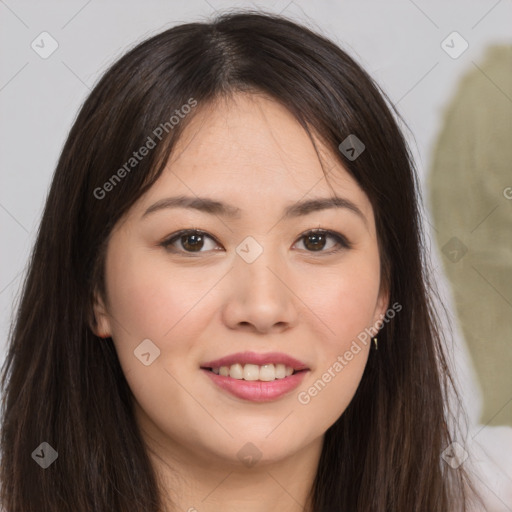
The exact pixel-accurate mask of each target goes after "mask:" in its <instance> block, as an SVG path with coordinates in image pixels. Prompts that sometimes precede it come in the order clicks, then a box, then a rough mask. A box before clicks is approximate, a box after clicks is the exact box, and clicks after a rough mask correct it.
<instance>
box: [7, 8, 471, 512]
mask: <svg viewBox="0 0 512 512" xmlns="http://www.w3.org/2000/svg"><path fill="white" fill-rule="evenodd" d="M239 91H244V92H257V93H264V94H267V95H269V96H271V97H272V98H274V99H276V100H277V101H279V102H281V104H283V105H284V106H285V107H286V108H288V109H289V111H290V112H292V114H293V115H294V116H295V118H296V119H297V120H298V122H300V123H301V125H302V126H303V127H304V129H305V130H306V131H307V133H308V134H309V135H310V136H311V134H312V133H314V134H316V135H317V136H318V137H320V139H321V140H322V141H323V142H325V144H327V145H328V147H329V148H331V150H332V152H333V154H335V155H336V156H337V158H338V159H339V161H340V162H341V163H342V164H343V165H344V167H345V168H346V169H347V170H348V172H350V174H351V175H352V176H353V177H354V178H355V179H356V181H357V182H358V183H359V185H360V186H361V188H362V189H363V190H364V191H365V193H366V194H367V196H368V197H369V199H370V201H371V203H372V206H373V210H374V214H375V220H376V227H377V233H378V240H379V245H380V248H381V255H382V276H383V280H384V281H385V283H386V285H387V286H388V287H389V291H390V304H393V303H395V302H398V303H399V304H401V305H402V310H401V311H400V314H398V315H396V317H395V318H394V319H393V321H391V322H389V323H388V324H387V325H385V326H384V327H383V329H382V331H381V332H380V334H379V345H378V351H370V356H369V360H368V363H367V367H366V369H365V372H364V375H363V377H362V381H361V383H360V386H359V388H358V390H357V392H356V394H355V396H354V398H353V400H352V401H351V403H350V405H349V406H348V408H347V409H346V411H345V412H344V413H343V414H342V415H341V417H340V418H339V419H338V420H337V421H336V423H335V424H334V425H332V427H331V428H330V429H329V430H328V431H327V432H326V434H325V440H324V446H323V451H322V455H321V459H320V463H319V467H318V472H317V477H316V479H315V482H314V486H313V488H312V489H311V500H312V503H313V508H314V512H327V511H351V512H363V511H364V512H370V511H371V512H377V511H393V512H414V511H416V512H431V511H432V512H433V511H443V512H447V511H450V512H455V511H459V510H460V511H463V510H466V504H465V503H466V501H467V500H466V495H467V490H468V488H469V480H468V477H467V475H466V473H465V472H464V469H463V467H460V468H459V469H457V470H453V469H452V468H450V467H448V466H447V464H445V463H444V462H443V461H442V460H441V457H440V456H441V452H442V451H443V450H444V449H445V448H446V447H447V446H448V445H449V444H450V443H451V434H450V428H449V427H448V422H447V412H446V411H445V407H446V404H447V401H446V397H447V393H448V388H449V387H450V386H451V379H450V376H449V372H448V368H447V364H446V360H445V356H444V353H443V347H442V339H441V335H440V329H439V327H438V324H439V322H438V320H437V314H436V312H435V308H434V306H433V303H432V297H433V293H434V290H433V288H432V287H431V285H430V284H429V282H428V279H427V272H426V268H427V262H426V258H425V257H424V255H425V248H424V242H423V238H422V236H423V235H422V226H421V211H420V203H419V200H418V183H417V178H416V174H415V170H414V167H413V163H412V159H411V156H410V153H409V150H408V148H407V145H406V142H405V140H404V138H403V135H402V134H401V132H400V129H399V127H398V124H397V121H396V116H395V114H396V113H394V112H393V108H392V107H390V102H389V100H387V99H386V97H385V95H384V94H383V92H382V91H381V90H380V88H379V87H378V86H377V85H376V84H375V83H374V82H373V80H372V79H371V78H370V77H369V76H368V75H367V74H366V72H365V71H363V70H362V69H361V67H359V66H358V65H357V64H356V63H355V62H354V60H353V59H352V58H350V57H349V56H348V55H347V53H345V52H344V51H343V50H342V49H340V48H339V47H338V46H337V45H335V44H334V43H332V42H331V41H329V40H328V39H326V38H324V37H322V36H321V35H318V34H315V33H314V32H312V31H311V30H309V29H307V28H305V27H302V26H300V25H298V24H296V23H294V22H292V21H290V20H287V19H286V18H283V17H280V16H276V15H270V14H263V13H254V12H232V13H228V14H223V15H220V16H218V17H217V18H216V19H214V20H213V21H212V22H210V23H206V22H205V23H189V24H184V25H180V26H176V27H174V28H171V29H169V30H166V31H164V32H162V33H160V34H158V35H156V36H154V37H152V38H150V39H148V40H146V41H144V42H143V43H141V44H139V45H138V46H136V47H135V48H134V49H132V50H131V51H129V52H128V53H127V54H126V55H124V56H123V57H122V58H121V59H120V60H119V61H118V62H116V63H114V64H113V65H112V67H111V68H110V69H109V70H108V71H107V72H106V73H105V74H104V76H103V77H102V78H101V79H100V80H99V82H98V83H97V85H96V86H95V87H94V89H93V91H92V92H91V94H90V95H89V97H88V98H87V100H86V101H85V103H84V105H83V106H82V108H81V110H80V112H79V115H78V117H77V119H76V121H75V123H74V125H73V127H72V128H71V131H70V133H69V136H68V139H67V141H66V143H65V145H64V147H63V150H62V153H61V155H60V159H59V162H58V165H57V168H56V170H55V174H54V176H53V181H52V185H51V188H50V191H49V195H48V198H47V201H46V205H45V209H44V214H43V217H42V221H41V224H40V228H39V232H38V236H37V240H36V243H35V246H34V249H33V252H32V255H31V259H30V266H29V270H28V273H27V276H26V278H25V280H24V284H23V291H22V296H21V300H20V304H19V307H18V309H17V316H16V319H15V322H14V324H13V328H12V329H11V333H10V338H9V344H8V353H7V358H6V361H5V363H4V366H3V370H2V381H1V389H2V392H3V401H2V412H3V423H2V429H1V445H0V448H1V456H2V467H1V473H0V478H1V480H0V482H1V484H2V493H1V498H2V504H3V506H4V507H5V510H6V512H27V511H37V512H46V511H48V512H50V511H51V512H56V511H59V512H60V511H73V512H90V511H91V510H94V511H105V512H106V511H108V512H114V511H115V512H121V511H123V512H128V511H130V512H133V511H145V512H148V511H154V512H156V511H158V510H160V508H161V507H162V501H161V498H160V489H159V486H158V479H157V475H156V474H155V471H154V469H153V468H152V465H151V463H150V459H149V457H148V454H147V451H146V450H147V449H146V446H145V445H144V443H143V440H142V437H141V435H140V432H139V430H138V429H137V426H136V423H135V419H134V414H133V409H132V399H133V396H132V393H131V390H130V388H129V386H128V384H127V382H126V380H125V377H124V374H123V372H122V369H121V367H120V364H119V361H118V358H117V355H116V351H115V349H114V346H113V343H112V340H111V339H107V340H103V341H101V340H99V339H98V337H97V336H96V335H95V334H94V333H93V330H92V327H94V316H93V314H92V305H93V299H94V292H95V290H99V291H100V293H104V291H105V290H104V272H103V270H104V257H105V248H106V245H107V242H108V238H109V234H110V232H111V230H112V228H113V226H114V225H115V224H116V223H117V222H118V221H119V220H120V219H121V218H122V216H123V215H124V214H125V213H126V212H127V211H128V209H129V208H130V207H131V205H133V204H134V202H135V201H136V200H137V199H138V198H139V197H141V195H142V194H143V193H144V192H145V191H147V190H148V189H149V187H151V186H152V184H153V183H154V182H155V181H156V179H157V178H158V177H159V175H160V174H161V173H162V170H163V168H164V165H165V163H166V161H167V159H168V157H169V155H170V154H171V151H172V149H173V147H174V145H175V143H176V141H177V140H178V137H179V136H180V134H181V133H182V131H183V129H184V128H185V127H186V126H187V123H188V121H189V120H190V119H192V118H193V116H194V112H198V111H199V107H201V106H202V105H206V104H208V102H211V101H213V100H215V99H218V98H222V97H224V98H229V96H230V95H231V94H234V93H236V92H239ZM191 98H194V100H195V101H197V105H198V108H197V109H196V110H195V111H191V112H190V113H189V114H188V115H187V116H185V117H184V118H183V119H181V120H180V122H179V123H178V124H176V125H172V123H169V119H170V117H171V116H172V115H173V113H174V112H175V110H176V109H179V108H180V107H181V106H182V105H185V104H187V103H188V102H189V100H190V99H191ZM165 123H167V124H165ZM159 126H164V127H165V129H164V130H163V131H162V130H160V131H161V132H162V133H161V137H160V138H158V137H156V135H155V130H156V128H157V127H159ZM157 133H160V132H158V131H157ZM351 134H352V135H356V136H357V137H358V138H359V139H360V140H361V141H363V142H364V144H365V146H366V149H365V151H364V152H363V153H362V154H361V155H360V156H359V157H358V158H357V159H351V158H347V157H346V156H345V155H344V154H342V152H340V150H339V149H338V146H339V144H340V143H341V142H342V141H343V140H345V139H346V137H347V136H348V135H351ZM148 137H151V138H152V139H153V140H154V139H155V138H158V140H157V141H155V142H156V143H157V144H156V146H157V147H156V148H155V149H154V150H153V151H151V152H149V154H148V155H147V156H146V157H145V158H144V159H142V160H140V161H138V162H137V164H136V165H135V166H133V168H130V171H129V172H128V171H127V172H126V173H124V174H123V173H122V174H123V176H122V179H119V180H117V179H116V180H113V179H112V176H113V175H114V174H116V173H117V175H118V177H119V173H118V172H117V171H118V169H120V168H122V166H123V165H124V164H126V162H128V161H129V160H130V158H131V157H132V156H133V152H134V151H135V150H136V149H138V148H140V147H142V146H143V145H144V144H146V143H147V141H148ZM312 141H313V138H312ZM125 170H126V168H125ZM324 172H325V171H324ZM109 180H110V181H109ZM107 182H108V183H110V186H109V187H106V186H104V184H106V183H107ZM98 189H103V190H106V189H108V195H103V192H101V193H99V192H98ZM42 442H47V443H48V444H49V445H51V446H52V447H53V448H55V450H56V451H57V452H58V458H57V460H56V461H55V462H54V463H53V464H52V465H51V466H50V467H48V468H46V469H42V468H41V467H40V466H39V465H38V464H36V463H35V462H34V460H32V457H31V454H32V453H33V451H34V450H35V449H36V448H37V447H39V445H40V444H41V443H42Z"/></svg>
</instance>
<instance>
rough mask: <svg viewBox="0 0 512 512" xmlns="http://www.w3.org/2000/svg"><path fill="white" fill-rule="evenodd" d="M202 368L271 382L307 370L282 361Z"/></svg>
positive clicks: (221, 373)
mask: <svg viewBox="0 0 512 512" xmlns="http://www.w3.org/2000/svg"><path fill="white" fill-rule="evenodd" d="M201 369H202V370H206V371H210V372H212V373H215V374H216V375H220V376H222V377H230V378H232V379H237V380H246V381H261V382H272V381H274V380H280V379H286V378H287V377H290V376H291V375H295V374H297V373H300V372H305V371H307V369H306V368H304V369H294V368H292V367H291V366H287V365H285V364H282V363H276V364H274V363H270V364H264V365H257V364H241V363H235V364H232V365H230V366H227V365H224V366H217V367H201Z"/></svg>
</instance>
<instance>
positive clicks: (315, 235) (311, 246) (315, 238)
mask: <svg viewBox="0 0 512 512" xmlns="http://www.w3.org/2000/svg"><path fill="white" fill-rule="evenodd" d="M329 239H331V240H333V241H334V244H332V243H331V245H330V246H329V247H328V248H327V250H324V249H325V247H326V245H328V240H329ZM300 240H304V242H303V244H304V247H305V248H306V250H307V251H308V252H327V253H330V252H337V251H339V250H341V249H342V248H346V249H348V248H350V244H349V242H348V241H347V239H346V238H345V237H344V236H343V235H341V234H339V233H335V232H333V231H327V230H314V231H309V232H308V233H306V234H304V235H302V237H301V238H300ZM333 246H334V249H333V250H331V249H332V248H333ZM336 246H338V248H336Z"/></svg>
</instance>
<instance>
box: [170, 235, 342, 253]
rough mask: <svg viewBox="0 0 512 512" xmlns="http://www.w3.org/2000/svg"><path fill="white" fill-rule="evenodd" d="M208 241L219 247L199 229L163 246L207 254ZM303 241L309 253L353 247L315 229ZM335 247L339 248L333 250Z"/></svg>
mask: <svg viewBox="0 0 512 512" xmlns="http://www.w3.org/2000/svg"><path fill="white" fill-rule="evenodd" d="M329 238H330V239H331V240H333V241H334V244H332V245H331V248H328V249H329V250H324V249H325V247H326V241H327V240H328V239H329ZM206 240H210V241H211V242H213V247H215V246H216V245H218V243H217V241H216V240H215V239H214V238H213V237H211V236H210V235H208V234H207V233H205V232H204V231H200V230H197V229H189V230H184V231H180V232H178V233H175V234H173V235H172V236H171V237H170V238H168V239H167V240H165V241H164V242H162V244H161V245H162V246H163V247H165V248H166V249H168V250H169V251H172V252H185V253H197V252H207V251H208V249H207V250H205V251H202V250H201V249H203V248H204V246H205V241H206ZM302 240H304V242H303V244H304V247H306V250H307V251H308V252H326V253H333V252H337V251H339V250H341V249H349V248H350V247H351V244H350V243H349V242H348V240H347V239H346V238H345V237H344V236H343V235H341V234H340V233H336V232H334V231H329V230H325V229H315V230H311V231H308V232H306V233H304V234H302V235H301V236H300V237H299V241H302ZM211 242H210V243H211ZM178 243H179V244H181V247H182V249H184V250H180V249H178V248H176V244H178ZM333 246H334V247H336V246H338V247H337V248H335V249H334V250H333V249H332V247H333ZM212 250H215V249H212Z"/></svg>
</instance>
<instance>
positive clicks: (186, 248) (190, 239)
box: [160, 229, 217, 254]
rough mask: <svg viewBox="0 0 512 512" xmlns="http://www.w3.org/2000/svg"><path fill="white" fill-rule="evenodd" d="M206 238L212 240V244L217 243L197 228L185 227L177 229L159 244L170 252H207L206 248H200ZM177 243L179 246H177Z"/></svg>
mask: <svg viewBox="0 0 512 512" xmlns="http://www.w3.org/2000/svg"><path fill="white" fill-rule="evenodd" d="M207 239H210V240H211V241H213V242H214V246H215V245H217V242H216V240H215V239H214V238H213V237H211V236H210V235H208V234H207V233H205V232H204V231H201V230H198V229H185V230H181V231H178V232H177V233H173V234H172V235H171V236H170V237H169V238H167V239H166V240H164V241H163V242H162V243H161V244H160V245H161V246H162V247H165V248H166V249H167V250H169V251H171V252H181V253H185V254H186V253H189V254H192V253H198V252H208V249H207V250H205V251H202V250H201V249H203V247H204V245H205V241H206V240H207ZM177 244H179V245H180V246H181V248H177V247H176V245H177Z"/></svg>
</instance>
